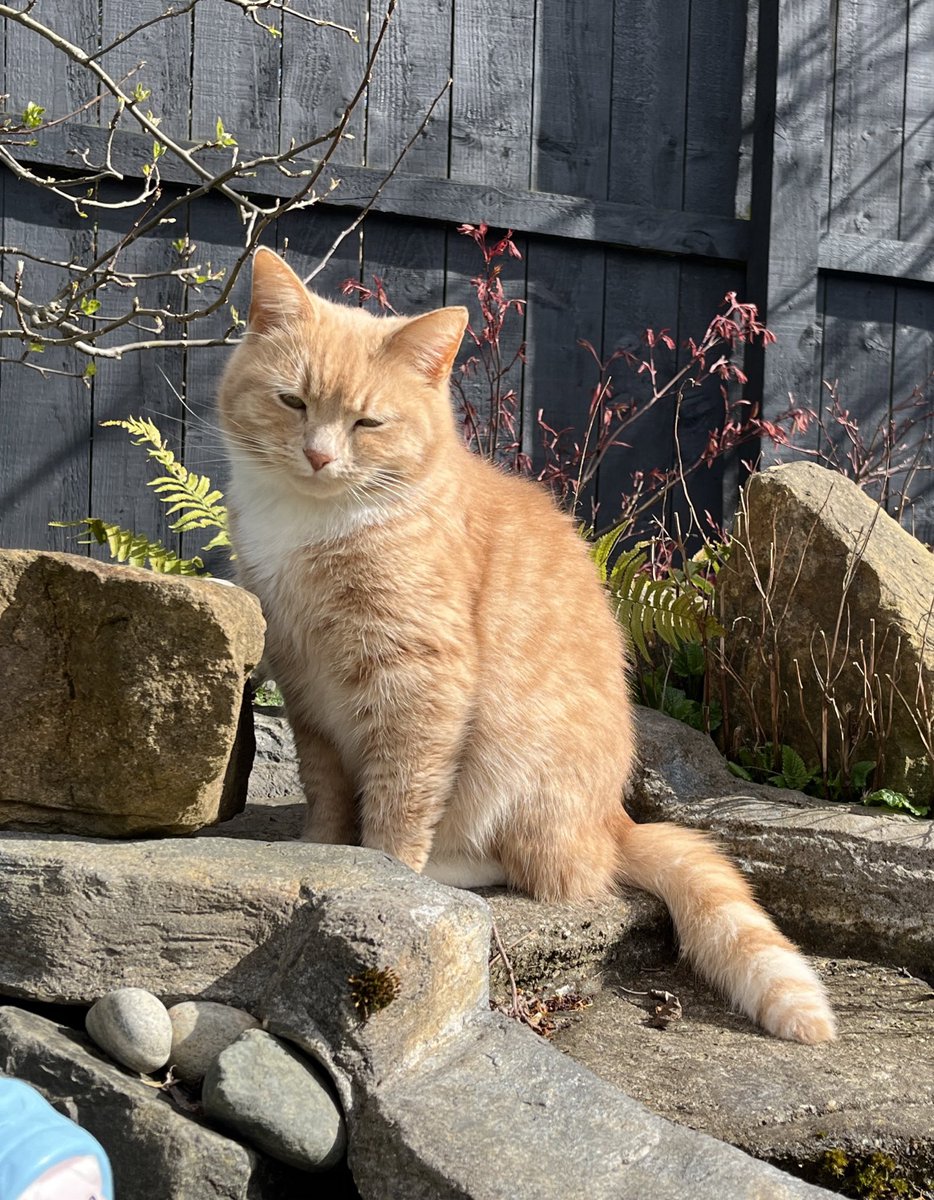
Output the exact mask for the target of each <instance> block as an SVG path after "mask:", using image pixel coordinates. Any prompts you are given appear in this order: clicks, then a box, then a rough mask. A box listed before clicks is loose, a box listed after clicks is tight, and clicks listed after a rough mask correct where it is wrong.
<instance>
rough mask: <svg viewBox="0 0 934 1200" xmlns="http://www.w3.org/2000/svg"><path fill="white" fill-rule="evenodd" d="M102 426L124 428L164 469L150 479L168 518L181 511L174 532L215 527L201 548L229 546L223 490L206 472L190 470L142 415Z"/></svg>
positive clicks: (103, 422)
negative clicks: (212, 482)
mask: <svg viewBox="0 0 934 1200" xmlns="http://www.w3.org/2000/svg"><path fill="white" fill-rule="evenodd" d="M101 424H102V425H116V426H118V427H119V428H120V429H125V430H126V431H127V433H129V434H130V435H131V437H132V438H133V445H134V446H145V447H146V453H147V454H148V455H149V457H150V458H151V459H154V460H155V461H156V462H157V463H159V465H160V466H161V467H163V468H164V469H165V471H166V474H165V475H160V476H158V477H157V478H156V479H152V480H150V481H149V485H148V486H149V487H151V488H153V489H154V490H155V491H156V492H157V493H158V496H159V499H160V500H161V501H162V503H163V504H167V505H168V506H169V508H168V511H167V512H166V516H167V517H172V516H175V514H176V513H178V514H180V515H179V516H177V517H176V519H175V520H174V521H171V522H170V524H169V528H170V529H171V530H172V531H173V533H188V532H190V531H191V530H193V529H216V530H217V531H218V532H217V533H216V534H215V535H214V537H213V538H211V540H210V541H209V542H208V543H207V545H205V546H203V547H202V549H203V550H215V549H217V548H218V547H221V548H229V547H230V535H229V533H228V530H227V508H226V506H225V505H223V504H220V503H219V501H220V500H222V499H223V496H224V494H223V492H220V491H218V490H217V489H216V488H213V487H212V485H211V481H210V479H209V478H208V477H207V475H197V474H195V472H194V471H189V470H188V468H187V467H185V466H183V465H182V464H181V463H180V462H179V461H178V460H177V459H176V457H175V455H174V454H173V452H172V451H171V450H170V449H169V448H168V446H167V445H166V444H165V441H164V439H163V437H162V434H161V433H160V432H159V430H158V429H157V428H156V426H155V425H154V424H153V423H152V421H147V420H145V419H144V418H143V417H127V418H126V420H124V421H102V422H101Z"/></svg>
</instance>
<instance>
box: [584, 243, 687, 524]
mask: <svg viewBox="0 0 934 1200" xmlns="http://www.w3.org/2000/svg"><path fill="white" fill-rule="evenodd" d="M680 280H681V267H680V264H679V263H678V262H676V261H674V260H672V259H652V258H648V257H647V256H645V255H638V254H633V253H631V252H627V251H624V250H613V251H607V288H606V312H605V316H604V322H605V323H604V330H605V332H604V347H605V354H606V356H607V357H608V356H609V354H610V353H611V352H612V351H614V350H628V351H630V352H634V353H639V354H641V353H643V352H644V349H645V347H644V346H643V344H642V342H641V333H642V331H643V330H644V329H646V328H652V329H653V330H654V331H655V332H656V333H660V332H661V331H663V330H664V331H667V333H668V334H669V336H671V337H672V338H673V339H674V340H675V341H677V338H678V294H679V290H680ZM657 361H658V366H659V378H660V379H662V380H664V379H666V378H670V377H671V376H672V375H673V374H674V372H675V370H676V363H677V354H676V353H673V352H671V351H668V350H667V349H665V348H664V347H663V346H661V345H660V346H659V347H658V349H657ZM610 374H611V376H612V387H613V393H614V398H615V400H616V401H617V402H618V403H620V404H626V405H633V404H635V405H637V406H638V407H640V408H641V407H643V406H644V405H645V404H646V403H647V401H648V399H649V396H650V394H651V389H650V386H649V380H648V377H647V376H646V375H644V374H642V375H639V374H636V372H635V371H634V370H633V369H632V368H630V367H629V366H627V364H626V362H625V361H624V360H622V359H617V361H616V362H615V363H614V364H613V365H612V367H611V368H610ZM672 424H673V405H672V403H671V401H670V400H668V401H662V402H660V404H659V406H658V407H657V408H656V409H655V410H653V411H651V412H647V413H646V414H645V415H644V416H642V417H638V418H637V419H636V420H635V422H634V423H633V424H632V426H631V427H630V428H629V429H627V431H626V433H625V435H624V436H623V437H622V439H621V440H622V442H623V443H624V444H623V445H620V446H617V447H615V448H614V449H612V450H610V452H609V453H608V454H607V456H606V458H605V459H604V460H603V463H602V465H601V467H600V475H599V480H598V497H599V501H600V509H599V520H598V522H597V524H598V528H600V529H605V528H606V527H607V526H609V525H612V524H613V523H614V522H615V521H616V519H617V518H618V516H619V512H620V508H621V497H623V496H628V495H629V494H630V493H631V492H632V491H633V488H634V486H635V485H634V479H633V476H634V474H635V473H636V472H638V471H641V472H643V473H644V474H645V475H646V476H648V475H649V474H650V473H651V472H652V471H653V470H655V469H660V470H666V469H667V467H668V465H669V459H670V455H671V430H672ZM654 511H656V510H654V509H652V510H650V514H648V515H647V517H646V518H644V519H643V521H642V523H641V524H640V528H639V532H644V531H645V528H646V524H645V522H646V521H647V520H648V519H649V517H650V515H651V512H654Z"/></svg>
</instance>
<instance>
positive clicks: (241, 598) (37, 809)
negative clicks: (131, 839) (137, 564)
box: [0, 550, 264, 836]
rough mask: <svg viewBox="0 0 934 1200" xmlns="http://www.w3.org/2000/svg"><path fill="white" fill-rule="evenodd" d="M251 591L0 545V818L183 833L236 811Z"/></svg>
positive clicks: (97, 830) (254, 648)
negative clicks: (1, 732) (0, 733)
mask: <svg viewBox="0 0 934 1200" xmlns="http://www.w3.org/2000/svg"><path fill="white" fill-rule="evenodd" d="M263 630H264V625H263V619H262V616H261V614H260V609H259V604H258V602H257V601H256V599H255V597H253V596H251V595H250V594H249V593H248V592H245V591H243V590H242V589H240V588H234V587H222V586H219V585H218V584H216V583H214V582H212V581H210V580H199V579H183V578H181V577H178V576H168V575H157V574H155V573H154V572H152V571H142V570H136V569H134V568H131V567H117V566H110V565H107V564H103V563H99V562H95V561H94V560H92V559H89V558H82V557H80V556H78V555H72V554H50V553H42V552H38V551H24V550H2V551H0V677H2V679H3V684H4V686H3V689H2V691H0V728H2V729H3V741H2V745H0V826H6V827H7V828H20V829H23V828H35V829H41V830H45V831H64V832H72V833H85V834H91V835H102V836H120V835H126V834H132V833H142V832H154V831H162V832H191V831H192V830H195V829H198V828H200V827H202V826H204V825H207V824H210V823H211V822H213V821H216V820H217V819H219V818H222V817H225V816H230V815H231V814H232V813H234V812H236V811H237V810H238V809H240V808H242V807H243V803H244V800H245V796H246V788H247V776H248V774H249V767H250V762H251V761H252V748H253V741H252V723H251V722H252V714H251V712H250V710H249V707H248V706H246V705H244V703H243V696H244V687H245V682H246V678H247V676H248V674H249V671H250V669H251V668H252V667H253V666H254V665H255V663H256V662H257V661H258V659H259V657H260V655H261V653H262V646H263Z"/></svg>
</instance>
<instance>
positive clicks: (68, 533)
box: [0, 173, 93, 552]
mask: <svg viewBox="0 0 934 1200" xmlns="http://www.w3.org/2000/svg"><path fill="white" fill-rule="evenodd" d="M3 200H4V221H3V236H4V242H5V244H7V245H10V246H24V247H28V248H29V250H30V252H31V253H33V254H37V255H42V256H47V257H48V258H50V259H54V260H60V261H63V262H69V261H71V260H72V259H75V260H78V261H80V260H81V259H83V258H85V257H86V256H87V255H88V254H89V253H90V251H91V247H92V244H93V232H92V230H91V229H90V228H89V227H88V225H87V224H86V223H85V224H82V225H80V226H79V227H78V228H74V227H71V228H69V227H68V225H67V224H63V222H62V216H61V201H59V200H58V199H57V198H55V197H53V196H51V195H49V194H48V193H46V192H43V191H41V190H39V189H37V188H34V187H31V186H30V185H29V184H27V183H22V182H20V181H18V180H15V179H13V178H12V177H11V176H10V175H9V174H7V173H5V174H4V195H3ZM16 263H17V259H16V257H15V255H9V254H8V255H6V256H5V261H4V268H5V274H6V282H7V283H10V280H11V277H12V275H13V273H14V272H15V270H16ZM23 280H24V287H25V288H26V289H28V291H27V293H26V294H27V295H29V296H31V297H32V298H34V299H36V300H38V301H39V302H40V303H43V302H47V301H49V300H51V299H52V298H53V296H54V295H55V294H56V292H58V291H59V289H60V288H62V287H65V286H66V285H67V282H68V272H67V271H65V270H62V269H60V268H57V267H54V266H50V265H46V264H43V263H36V262H27V266H26V270H25V273H24V276H23ZM5 318H6V320H7V321H11V320H12V318H11V315H10V314H9V313H8V312H6V313H5ZM5 345H6V346H8V345H9V343H6V344H5ZM17 349H18V347H17ZM29 361H30V362H31V363H33V364H34V365H35V366H37V367H42V368H44V369H46V370H48V371H49V372H50V373H49V374H48V375H47V376H46V377H43V375H42V374H40V373H39V372H38V371H35V370H30V369H29V368H27V367H25V366H20V365H17V364H15V363H4V365H3V378H2V382H3V394H2V397H0V544H2V545H14V546H32V547H36V548H40V549H42V548H45V549H55V550H70V551H72V552H79V547H78V545H77V543H76V534H75V532H74V531H73V530H63V529H56V530H52V529H50V528H49V522H50V521H59V520H62V521H68V520H79V519H80V518H82V517H85V516H87V515H88V492H89V469H90V461H89V443H90V439H91V392H90V389H89V388H88V387H87V385H86V384H85V383H84V382H83V381H82V379H81V375H82V372H83V370H84V367H85V361H84V358H83V356H82V355H80V354H79V353H78V352H77V351H75V350H73V349H71V348H61V349H58V348H55V347H49V348H47V349H46V350H45V351H44V352H43V353H41V354H40V353H33V354H30V355H29Z"/></svg>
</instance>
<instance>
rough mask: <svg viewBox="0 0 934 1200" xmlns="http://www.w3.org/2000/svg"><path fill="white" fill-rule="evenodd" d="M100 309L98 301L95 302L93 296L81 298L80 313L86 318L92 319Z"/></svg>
mask: <svg viewBox="0 0 934 1200" xmlns="http://www.w3.org/2000/svg"><path fill="white" fill-rule="evenodd" d="M100 307H101V302H100V300H95V299H94V297H93V296H82V297H81V311H82V312H83V313H84V315H85V316H86V317H93V316H94V314H95V313H97V312H100Z"/></svg>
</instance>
